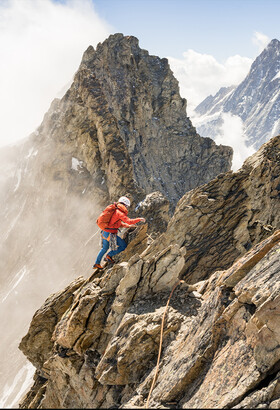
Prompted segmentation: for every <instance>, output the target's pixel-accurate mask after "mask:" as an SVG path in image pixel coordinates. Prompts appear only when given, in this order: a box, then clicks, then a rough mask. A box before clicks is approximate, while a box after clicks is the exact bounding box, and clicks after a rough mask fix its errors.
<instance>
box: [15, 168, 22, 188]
mask: <svg viewBox="0 0 280 410" xmlns="http://www.w3.org/2000/svg"><path fill="white" fill-rule="evenodd" d="M16 177H17V182H16V186H15V188H14V192H16V191H17V190H18V187H19V184H20V181H21V169H17V170H16Z"/></svg>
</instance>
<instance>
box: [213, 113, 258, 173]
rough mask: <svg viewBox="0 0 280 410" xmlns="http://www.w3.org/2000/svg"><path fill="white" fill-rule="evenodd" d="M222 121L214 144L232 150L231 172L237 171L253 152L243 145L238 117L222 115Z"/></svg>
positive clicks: (243, 140)
mask: <svg viewBox="0 0 280 410" xmlns="http://www.w3.org/2000/svg"><path fill="white" fill-rule="evenodd" d="M222 119H223V125H222V127H221V130H220V135H218V136H217V137H216V138H215V142H216V144H223V145H229V146H230V147H232V148H233V159H232V170H233V171H237V170H238V169H239V168H240V167H241V166H242V164H243V162H244V161H245V159H246V158H248V157H249V156H250V155H252V154H253V153H254V152H255V150H254V148H252V147H247V146H246V144H245V140H246V137H245V135H244V131H243V121H242V119H241V118H240V117H238V116H237V115H232V114H230V113H223V114H222Z"/></svg>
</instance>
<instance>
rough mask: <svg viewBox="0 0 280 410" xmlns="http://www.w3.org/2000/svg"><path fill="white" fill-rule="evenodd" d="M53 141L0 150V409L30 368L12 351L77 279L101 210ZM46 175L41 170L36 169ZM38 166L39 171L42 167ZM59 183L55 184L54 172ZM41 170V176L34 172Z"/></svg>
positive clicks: (92, 251) (91, 251)
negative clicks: (35, 317) (34, 319)
mask: <svg viewBox="0 0 280 410" xmlns="http://www.w3.org/2000/svg"><path fill="white" fill-rule="evenodd" d="M59 157H60V154H59V153H58V151H57V148H56V146H55V144H54V143H51V142H50V141H48V138H46V140H45V141H44V140H42V139H41V140H40V141H36V139H34V138H33V139H32V138H31V139H29V140H27V141H25V142H24V143H21V144H18V145H17V147H15V148H12V147H7V148H2V149H1V150H0V175H1V174H2V171H3V173H4V172H5V170H6V169H7V168H8V172H7V175H6V178H4V179H1V180H0V221H1V232H0V241H1V247H0V284H1V287H0V321H1V325H2V326H1V330H2V337H1V345H0V361H1V370H0V407H1V408H11V407H18V401H19V400H20V399H22V395H23V394H24V393H25V392H26V391H27V390H28V389H29V388H30V386H31V384H32V377H33V374H34V371H35V369H34V368H33V366H32V365H31V364H30V363H29V362H28V360H27V359H26V357H25V356H24V355H23V354H22V353H21V351H20V350H19V349H18V345H19V343H20V341H21V339H22V337H23V336H25V334H26V333H27V331H28V327H29V324H30V322H31V319H32V317H33V315H34V313H35V311H36V310H37V309H39V308H40V307H41V305H42V304H43V303H44V301H45V300H46V298H48V297H49V296H50V295H51V294H53V293H56V292H58V291H61V290H63V289H64V288H65V286H67V285H68V284H69V283H70V282H71V281H73V280H75V279H76V278H78V277H79V276H83V277H84V278H85V279H86V278H87V277H89V276H90V274H91V273H92V265H93V263H94V260H95V258H96V256H97V253H98V251H99V240H100V238H99V237H100V235H99V229H98V227H97V225H96V223H95V222H96V218H97V216H98V214H99V213H100V211H101V208H100V205H99V202H98V198H97V197H96V196H95V194H94V187H93V186H92V184H91V180H90V178H87V175H86V172H85V170H84V169H82V168H79V167H77V168H73V167H72V161H71V155H70V156H69V159H68V158H63V157H60V160H59V161H58V165H57V166H58V168H57V166H56V162H57V159H58V158H59ZM44 162H45V164H49V166H50V167H49V169H47V170H46V169H45V171H43V169H44V164H43V163H44ZM42 164H43V165H42ZM58 170H59V172H63V173H64V178H63V179H55V178H54V177H53V176H54V175H55V174H56V172H58ZM42 172H43V173H42Z"/></svg>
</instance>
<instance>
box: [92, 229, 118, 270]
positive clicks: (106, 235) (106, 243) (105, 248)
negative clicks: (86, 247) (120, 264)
mask: <svg viewBox="0 0 280 410" xmlns="http://www.w3.org/2000/svg"><path fill="white" fill-rule="evenodd" d="M101 235H102V236H103V238H102V249H101V250H100V251H99V253H98V255H97V258H96V261H95V264H98V265H100V263H101V259H102V258H103V256H104V255H105V253H106V252H107V251H108V249H109V240H108V239H109V235H110V233H109V232H105V231H101ZM104 238H108V239H104ZM117 245H118V249H117V250H115V251H110V252H109V253H108V255H109V256H114V255H117V254H118V253H120V252H122V251H124V250H125V248H126V243H125V241H124V240H123V239H122V238H121V237H120V236H118V235H117Z"/></svg>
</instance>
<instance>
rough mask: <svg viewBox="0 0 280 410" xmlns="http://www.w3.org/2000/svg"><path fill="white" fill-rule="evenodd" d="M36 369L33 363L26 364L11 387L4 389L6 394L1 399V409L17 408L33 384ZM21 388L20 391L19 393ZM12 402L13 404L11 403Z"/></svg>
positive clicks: (6, 386)
mask: <svg viewBox="0 0 280 410" xmlns="http://www.w3.org/2000/svg"><path fill="white" fill-rule="evenodd" d="M35 370H36V369H35V367H34V366H33V365H32V364H31V363H29V362H28V363H26V364H25V365H24V366H23V367H22V368H21V370H20V371H19V372H18V373H17V375H16V376H15V378H14V380H13V383H12V384H11V386H8V385H7V384H6V385H5V387H4V394H3V396H2V398H1V399H0V408H1V409H4V408H16V406H17V405H18V402H19V400H20V399H21V398H22V396H23V395H24V393H26V391H27V390H28V389H29V388H30V387H31V385H32V383H33V375H34V372H35ZM18 386H20V389H19V391H17V389H18ZM10 401H11V402H10Z"/></svg>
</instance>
